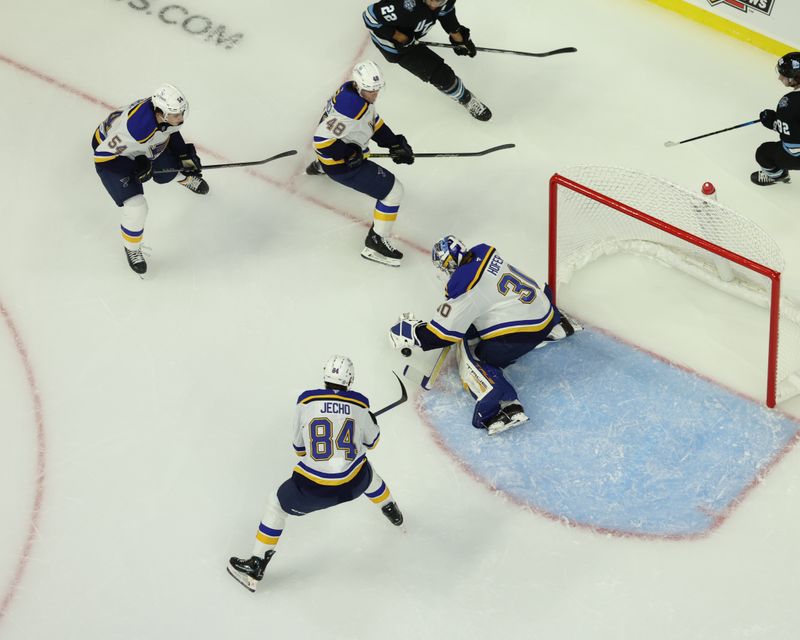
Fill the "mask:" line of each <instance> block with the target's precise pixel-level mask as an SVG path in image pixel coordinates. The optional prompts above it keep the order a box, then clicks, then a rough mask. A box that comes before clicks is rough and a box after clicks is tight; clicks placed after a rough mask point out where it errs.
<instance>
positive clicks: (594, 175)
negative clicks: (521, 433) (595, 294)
mask: <svg viewBox="0 0 800 640" xmlns="http://www.w3.org/2000/svg"><path fill="white" fill-rule="evenodd" d="M621 252H622V253H634V254H641V255H645V256H648V257H650V258H654V259H656V260H658V261H659V262H661V263H663V264H666V265H668V266H669V267H671V268H677V269H679V270H681V271H683V272H685V273H687V274H689V275H690V276H692V277H694V278H697V279H699V280H702V281H703V282H705V283H706V284H708V285H710V286H713V287H715V288H717V289H720V290H722V291H724V292H726V293H728V294H731V295H734V296H737V297H739V298H742V299H744V300H746V301H748V302H750V303H753V304H756V305H759V306H761V307H764V308H765V309H766V314H765V318H768V320H767V319H765V321H764V332H765V334H766V335H767V337H768V341H767V344H768V347H767V349H768V353H767V367H766V371H765V374H766V395H765V401H766V404H767V406H769V407H774V406H775V404H776V403H777V402H781V401H783V400H786V399H788V398H789V397H791V396H793V395H797V394H798V393H800V377H799V376H798V374H797V373H796V372H797V371H798V370H799V369H800V307H798V305H797V304H796V303H795V302H793V301H792V300H790V299H788V298H785V297H782V296H781V274H782V272H783V270H784V259H783V255H782V254H781V251H780V249H779V247H778V246H777V244H776V242H775V240H774V239H773V238H772V237H771V236H770V235H769V234H767V233H766V232H765V231H764V230H763V229H762V228H761V227H759V226H758V225H756V224H755V223H753V222H752V221H750V220H748V219H746V218H744V217H743V216H741V215H739V214H737V213H736V212H735V211H732V210H731V209H729V208H727V207H725V206H723V205H722V204H719V203H718V202H716V200H714V199H712V198H707V197H704V196H702V195H700V193H692V192H690V191H687V190H686V189H683V188H681V187H679V186H677V185H674V184H672V183H670V182H667V181H666V180H662V179H660V178H656V177H653V176H649V175H645V174H642V173H639V172H636V171H631V170H628V169H622V168H618V167H603V166H580V167H573V168H571V169H568V170H567V171H564V172H563V173H562V174H555V175H554V176H553V177H552V178H551V179H550V225H549V263H548V282H549V283H550V285H551V287H552V289H553V292H554V294H555V293H556V292H557V290H558V285H559V284H563V283H565V282H568V281H569V279H570V278H571V277H572V275H573V274H574V273H575V271H577V270H578V269H581V268H582V267H584V266H586V265H587V264H589V263H590V262H592V261H593V260H596V259H598V258H599V257H601V256H604V255H610V254H615V253H621Z"/></svg>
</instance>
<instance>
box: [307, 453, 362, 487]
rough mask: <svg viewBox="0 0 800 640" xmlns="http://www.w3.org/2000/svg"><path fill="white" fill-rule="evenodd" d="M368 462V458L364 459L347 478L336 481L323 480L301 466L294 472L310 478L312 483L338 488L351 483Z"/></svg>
mask: <svg viewBox="0 0 800 640" xmlns="http://www.w3.org/2000/svg"><path fill="white" fill-rule="evenodd" d="M366 462H367V460H366V458H364V459H363V460H362V461H361V462H360V463H359V464H357V465H356V466H355V467H353V469H352V470H351V471H350V473H348V474H347V475H346V476H343V477H341V478H336V479H331V478H321V477H320V476H318V475H316V474H314V473H313V472H312V471H309V470H307V469H303V467H301V466H300V465H297V466H296V467H295V468H294V471H295V473H299V474H300V475H301V476H304V477H306V478H308V479H309V480H311V481H312V482H315V483H316V484H322V485H325V486H326V487H335V486H338V485H340V484H345V483H347V482H350V481H351V480H352V479H353V478H355V477H356V475H357V474H358V472H359V471H361V469H362V468H363V466H364V464H365V463H366Z"/></svg>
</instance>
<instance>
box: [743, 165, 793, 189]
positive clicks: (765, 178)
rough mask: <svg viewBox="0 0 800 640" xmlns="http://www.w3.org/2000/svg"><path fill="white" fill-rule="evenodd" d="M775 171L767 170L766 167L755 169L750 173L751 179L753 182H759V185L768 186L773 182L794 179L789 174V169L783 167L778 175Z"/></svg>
mask: <svg viewBox="0 0 800 640" xmlns="http://www.w3.org/2000/svg"><path fill="white" fill-rule="evenodd" d="M773 173H774V172H772V171H765V170H764V169H761V170H759V171H754V172H753V173H751V174H750V181H751V182H752V183H753V184H757V185H758V186H759V187H768V186H769V185H771V184H777V183H779V182H791V181H792V179H791V177H790V176H789V171H787V170H786V169H782V170H781V172H780V173H778V174H777V175H773Z"/></svg>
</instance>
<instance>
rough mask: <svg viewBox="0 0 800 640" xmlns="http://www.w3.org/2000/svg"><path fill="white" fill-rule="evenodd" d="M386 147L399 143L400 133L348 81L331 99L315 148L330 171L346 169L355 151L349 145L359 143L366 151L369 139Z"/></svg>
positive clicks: (322, 120) (315, 137) (322, 162)
mask: <svg viewBox="0 0 800 640" xmlns="http://www.w3.org/2000/svg"><path fill="white" fill-rule="evenodd" d="M371 139H374V140H375V142H376V143H377V144H378V145H379V146H382V147H389V146H391V145H393V144H395V143H396V141H397V136H396V135H395V134H394V133H393V132H392V130H391V129H390V128H389V127H388V126H387V125H386V124H385V123H384V121H383V120H382V119H381V117H380V116H379V115H378V113H377V111H376V110H375V105H374V104H371V103H369V102H367V101H366V100H364V98H362V97H361V96H360V95H359V94H358V91H357V90H356V87H355V84H354V83H353V82H345V83H344V84H343V85H342V86H341V87H339V90H338V91H337V92H336V93H335V94H334V95H333V96H332V97H331V98H330V100H328V105H327V107H326V108H325V112H324V113H323V114H322V118H321V119H320V121H319V126H318V127H317V130H316V131H315V132H314V152H315V153H316V154H317V159H318V160H319V161H320V163H321V164H322V167H323V169H325V172H326V173H341V172H343V171H346V166H345V160H346V158H347V157H348V156H350V155H351V154H352V153H353V150H352V148H350V147H349V146H348V145H357V146H358V147H360V148H361V150H362V151H363V152H364V154H365V155H366V154H367V153H368V150H369V141H370V140H371Z"/></svg>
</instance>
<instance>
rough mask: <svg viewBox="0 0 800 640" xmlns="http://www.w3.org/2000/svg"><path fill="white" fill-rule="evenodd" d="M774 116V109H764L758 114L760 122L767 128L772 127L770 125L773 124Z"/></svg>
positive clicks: (775, 115)
mask: <svg viewBox="0 0 800 640" xmlns="http://www.w3.org/2000/svg"><path fill="white" fill-rule="evenodd" d="M776 117H777V114H776V113H775V110H774V109H764V110H763V111H762V112H761V113H759V114H758V119H759V120H761V124H763V125H764V126H765V127H766V128H767V129H772V125H774V124H775V118H776Z"/></svg>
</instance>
